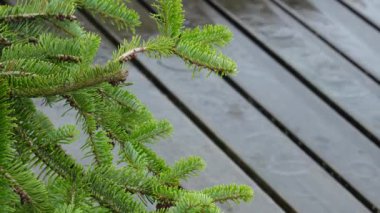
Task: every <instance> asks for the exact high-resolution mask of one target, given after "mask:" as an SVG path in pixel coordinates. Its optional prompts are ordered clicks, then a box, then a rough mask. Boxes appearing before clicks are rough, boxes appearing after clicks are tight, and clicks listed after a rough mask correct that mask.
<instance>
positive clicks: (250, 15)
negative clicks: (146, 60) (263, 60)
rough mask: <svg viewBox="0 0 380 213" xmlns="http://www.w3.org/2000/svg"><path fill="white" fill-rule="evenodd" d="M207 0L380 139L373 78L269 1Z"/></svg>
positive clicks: (378, 106) (379, 106)
mask: <svg viewBox="0 0 380 213" xmlns="http://www.w3.org/2000/svg"><path fill="white" fill-rule="evenodd" d="M210 2H214V4H215V5H219V7H220V8H222V10H224V11H226V12H227V13H228V15H230V17H232V18H234V19H235V20H237V21H238V22H239V23H240V24H241V26H243V27H245V28H246V29H247V30H248V31H249V33H250V35H252V36H254V37H255V38H256V39H257V40H258V41H259V42H261V44H262V45H264V46H265V47H266V48H268V49H269V50H270V51H271V53H272V54H274V56H276V57H278V58H279V59H280V60H282V61H283V62H284V63H286V64H287V65H288V66H289V67H290V68H291V69H292V70H290V71H291V72H292V73H293V74H294V75H295V76H297V78H298V79H299V80H300V81H302V82H304V83H305V84H306V85H308V87H309V88H310V89H312V90H313V91H314V92H316V93H317V94H319V95H320V96H321V98H323V99H324V100H325V101H327V102H328V103H329V104H330V105H331V106H332V107H333V108H335V109H336V111H337V112H339V113H340V114H341V115H343V116H344V117H346V118H347V120H349V121H351V122H352V123H353V124H354V125H355V126H357V127H358V128H359V129H360V130H361V131H363V132H364V133H365V134H366V135H368V137H369V138H372V139H373V141H374V142H375V143H377V144H378V145H380V141H379V138H380V128H379V127H380V110H378V109H380V96H379V95H378V94H380V87H379V86H378V85H377V84H376V83H375V82H374V81H373V80H372V79H370V78H368V77H367V76H366V75H365V74H363V73H362V72H360V71H359V70H358V69H357V68H356V67H354V66H353V65H352V64H350V63H349V62H348V61H346V60H345V59H344V58H342V57H341V56H340V55H339V54H337V53H336V52H335V51H333V50H332V49H331V48H330V47H329V46H327V45H326V44H325V43H324V42H323V41H321V40H319V39H318V38H317V37H316V36H315V35H313V34H312V33H310V32H309V31H307V30H306V29H305V28H304V27H303V26H301V25H300V24H299V23H297V22H296V21H294V19H292V18H291V17H289V16H288V15H287V14H285V13H284V12H283V11H281V9H280V8H278V7H276V6H275V5H273V3H270V2H269V1H264V0H254V1H248V0H237V1H234V2H233V3H232V2H231V1H228V0H210ZM363 112H366V113H363Z"/></svg>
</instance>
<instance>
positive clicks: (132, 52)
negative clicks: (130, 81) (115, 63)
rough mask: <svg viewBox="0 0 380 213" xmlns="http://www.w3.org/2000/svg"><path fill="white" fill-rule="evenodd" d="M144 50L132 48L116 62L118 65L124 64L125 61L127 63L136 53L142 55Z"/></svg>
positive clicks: (142, 48) (143, 48)
mask: <svg viewBox="0 0 380 213" xmlns="http://www.w3.org/2000/svg"><path fill="white" fill-rule="evenodd" d="M145 50H146V48H145V47H137V48H134V49H132V50H130V51H128V52H126V53H124V54H122V55H121V56H120V57H119V58H118V60H119V62H120V63H123V62H126V61H129V60H131V59H132V58H134V57H135V56H136V54H137V53H142V52H144V51H145Z"/></svg>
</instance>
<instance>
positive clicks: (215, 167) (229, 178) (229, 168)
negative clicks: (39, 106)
mask: <svg viewBox="0 0 380 213" xmlns="http://www.w3.org/2000/svg"><path fill="white" fill-rule="evenodd" d="M79 18H80V20H81V21H82V22H84V23H85V25H86V28H87V29H89V30H91V31H93V32H98V31H97V29H96V28H95V27H94V26H93V25H91V24H90V23H89V22H88V21H87V20H86V19H84V18H83V17H81V16H79ZM102 40H103V42H102V46H101V50H100V53H99V54H98V60H97V62H98V63H102V62H105V61H106V60H107V59H109V58H110V57H111V56H112V51H114V50H115V46H114V45H112V43H110V42H109V41H108V40H107V39H106V38H105V37H103V39H102ZM129 71H130V74H129V81H131V82H133V83H134V85H133V86H130V87H128V89H130V90H131V91H133V93H134V94H136V95H137V96H138V97H139V98H140V99H141V100H142V101H143V102H144V103H145V104H146V105H147V106H148V107H149V109H151V110H152V112H153V113H154V115H155V116H156V117H157V118H160V119H168V120H169V121H170V122H171V123H172V124H173V126H174V134H173V136H172V137H170V138H169V139H166V140H164V141H161V142H159V143H157V144H154V147H153V148H154V149H155V150H156V151H157V152H158V153H159V154H160V155H161V156H163V157H164V158H165V159H166V160H167V161H168V162H170V163H173V162H174V161H175V160H178V159H180V158H182V157H186V156H191V155H196V156H201V157H202V158H204V159H205V160H206V162H207V168H206V170H205V171H204V172H202V173H201V175H200V176H199V177H195V178H192V179H190V180H189V181H187V182H186V183H184V184H183V185H184V186H185V187H189V188H194V189H201V188H204V187H209V186H212V185H215V184H228V183H238V184H248V185H250V186H251V187H253V188H254V190H255V200H254V202H252V203H249V204H241V205H239V206H236V205H232V206H230V205H223V206H222V208H223V210H224V211H225V212H249V211H250V210H251V209H257V211H259V212H282V210H281V209H280V208H279V207H278V206H277V205H276V204H275V203H274V202H273V200H272V199H271V198H269V197H268V195H266V194H265V193H264V192H263V191H262V190H261V189H260V187H259V186H257V184H256V183H255V182H253V181H252V180H251V179H250V178H249V177H248V176H247V175H246V174H244V172H243V171H242V170H241V169H240V168H239V167H238V166H237V165H236V164H234V163H233V162H232V161H231V160H230V159H229V158H228V157H227V156H226V155H225V154H224V153H223V152H222V151H221V150H220V149H219V148H218V147H217V146H215V145H214V144H213V143H212V142H211V141H210V139H209V138H208V137H207V136H206V135H204V134H203V133H202V132H201V131H200V130H199V129H198V128H197V127H196V126H195V125H194V124H193V123H192V122H191V121H190V120H189V119H188V118H187V117H186V116H185V115H184V114H183V113H182V112H180V111H179V110H178V109H177V108H176V107H175V106H174V105H173V104H172V103H171V102H170V101H169V100H168V99H167V98H166V97H165V96H164V95H163V94H161V93H160V91H159V90H157V88H155V87H154V86H153V85H152V83H150V82H149V80H148V79H146V78H145V77H144V76H143V75H142V74H141V73H140V72H139V70H137V69H136V68H135V67H133V66H130V68H129ZM50 114H54V113H50ZM56 114H57V113H56ZM69 117H71V116H69ZM65 119H66V118H65Z"/></svg>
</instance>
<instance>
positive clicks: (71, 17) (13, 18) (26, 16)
mask: <svg viewBox="0 0 380 213" xmlns="http://www.w3.org/2000/svg"><path fill="white" fill-rule="evenodd" d="M36 18H52V19H57V20H60V21H64V20H69V21H75V20H77V17H76V16H74V15H65V14H56V15H48V14H45V13H26V14H18V15H8V16H5V17H0V21H4V22H16V21H22V20H33V19H36Z"/></svg>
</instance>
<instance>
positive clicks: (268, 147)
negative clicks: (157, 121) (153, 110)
mask: <svg viewBox="0 0 380 213" xmlns="http://www.w3.org/2000/svg"><path fill="white" fill-rule="evenodd" d="M198 15H200V14H198ZM143 23H144V29H146V28H147V27H148V26H151V25H150V24H147V23H148V21H147V20H145V19H144V17H143ZM144 29H143V30H144ZM109 30H112V29H110V28H109ZM147 31H148V32H152V31H154V30H153V29H147ZM114 32H115V33H117V32H116V31H114ZM125 36H127V35H126V34H124V35H122V34H119V40H121V38H123V37H125ZM140 59H141V61H142V62H143V63H144V65H145V66H146V67H147V68H148V69H149V70H150V71H151V72H153V74H154V75H155V76H156V77H157V78H158V79H159V80H160V81H161V82H163V83H164V85H166V86H167V87H168V88H169V90H170V91H172V92H173V93H174V94H176V96H177V97H179V98H180V99H181V100H182V101H183V102H184V103H185V104H186V106H188V107H189V108H190V109H191V110H192V111H193V112H194V113H195V114H196V115H197V116H198V117H199V118H200V119H202V121H204V122H205V123H207V124H208V125H209V128H211V129H212V130H213V131H214V132H215V133H216V134H217V135H218V136H219V137H220V138H221V139H222V140H223V141H224V142H225V143H227V145H228V146H229V147H230V148H231V149H232V150H233V151H235V152H236V153H238V154H239V156H240V157H241V158H242V159H243V160H244V161H246V162H247V163H248V164H249V165H250V166H251V168H252V169H254V170H255V171H256V172H257V173H258V174H259V175H260V176H262V177H263V178H264V179H265V180H266V181H268V182H269V183H270V184H271V185H272V187H273V188H274V189H275V190H277V191H278V193H279V194H281V195H283V196H284V198H285V199H286V200H287V201H288V202H289V203H291V205H293V206H294V208H295V209H297V210H299V211H301V212H304V211H309V212H310V209H312V210H311V212H321V211H323V212H329V211H331V212H333V211H338V212H339V211H348V212H350V211H351V212H355V211H359V212H362V211H364V212H365V211H366V209H365V208H364V207H363V206H362V205H361V204H360V203H359V202H358V201H357V200H355V199H354V198H353V196H352V195H351V194H350V193H348V192H347V191H346V190H345V189H344V188H343V187H341V186H340V185H339V184H338V183H337V182H335V180H334V179H333V178H331V177H330V176H329V175H328V174H327V173H326V172H325V171H324V170H322V169H321V168H320V167H319V166H318V165H317V164H316V163H315V162H314V161H313V160H312V159H310V158H309V157H308V156H307V155H306V154H305V153H303V151H302V150H300V149H299V148H298V147H297V146H296V145H295V144H294V143H293V142H291V141H290V140H289V139H288V138H287V137H286V136H285V135H284V134H283V133H282V132H280V131H279V130H278V129H277V128H276V127H274V126H273V125H272V124H271V123H270V122H269V121H268V120H267V119H266V118H265V117H264V116H262V115H261V114H260V113H259V112H258V111H257V110H256V109H255V108H253V107H252V106H251V105H250V104H249V103H248V102H247V101H246V100H244V99H243V98H242V97H241V96H240V95H239V94H238V93H236V92H235V91H234V90H233V89H232V88H230V87H229V86H228V85H227V84H226V83H225V82H224V81H223V80H221V79H219V78H217V77H210V78H208V79H205V78H203V77H199V78H196V79H194V80H191V73H190V72H189V71H188V70H187V69H186V68H185V66H184V65H183V64H182V63H180V62H179V61H178V60H175V59H169V60H164V61H163V62H162V63H154V61H152V60H149V59H147V58H145V57H140ZM225 97H228V98H225ZM236 127H238V128H236ZM335 193H336V194H335ZM334 194H335V195H334ZM338 194H339V195H338ZM348 204H349V205H352V206H351V207H348V206H347V205H348Z"/></svg>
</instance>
